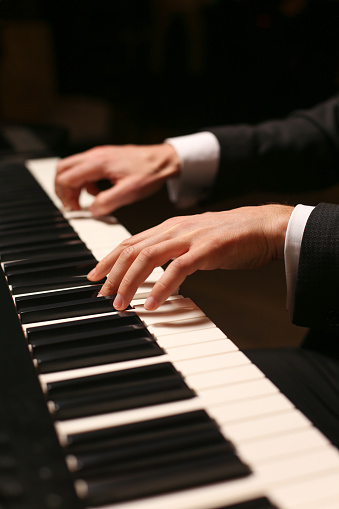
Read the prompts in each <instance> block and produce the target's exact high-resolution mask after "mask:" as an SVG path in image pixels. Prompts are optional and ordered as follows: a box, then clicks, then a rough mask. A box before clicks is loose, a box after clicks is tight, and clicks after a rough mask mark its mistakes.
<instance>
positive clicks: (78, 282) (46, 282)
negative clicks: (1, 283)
mask: <svg viewBox="0 0 339 509" xmlns="http://www.w3.org/2000/svg"><path fill="white" fill-rule="evenodd" d="M104 282H105V279H102V280H101V281H95V282H93V283H91V282H90V281H88V279H87V276H86V275H79V276H68V275H63V276H55V277H49V278H46V279H40V278H39V281H31V282H30V283H28V284H23V283H22V282H20V283H11V291H12V294H13V295H20V294H24V293H34V292H45V291H50V290H61V289H65V288H75V287H79V286H86V285H88V284H93V285H96V284H98V283H101V284H104Z"/></svg>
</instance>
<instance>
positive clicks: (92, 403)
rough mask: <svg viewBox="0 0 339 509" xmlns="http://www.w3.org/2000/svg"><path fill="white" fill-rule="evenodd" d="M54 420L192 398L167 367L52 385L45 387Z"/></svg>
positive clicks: (147, 368) (183, 383)
mask: <svg viewBox="0 0 339 509" xmlns="http://www.w3.org/2000/svg"><path fill="white" fill-rule="evenodd" d="M47 389H48V397H49V398H50V399H49V401H48V404H49V408H50V409H51V410H53V414H54V417H55V419H62V420H64V419H71V418H75V417H80V416H88V415H95V414H98V413H106V412H112V411H115V412H116V411H121V410H123V409H131V408H137V407H140V406H141V407H145V406H150V405H154V404H159V403H164V402H169V401H178V400H182V399H187V398H192V397H194V392H193V391H192V390H191V389H189V388H188V386H187V385H186V383H185V382H184V380H183V379H182V378H181V377H180V376H179V374H178V372H177V371H176V370H175V369H174V368H173V366H171V365H170V364H168V363H163V364H157V365H154V366H144V367H142V368H134V369H130V370H125V371H122V372H115V373H107V374H101V375H96V376H92V377H88V378H78V379H76V380H68V381H64V382H55V383H52V384H49V385H48V386H47Z"/></svg>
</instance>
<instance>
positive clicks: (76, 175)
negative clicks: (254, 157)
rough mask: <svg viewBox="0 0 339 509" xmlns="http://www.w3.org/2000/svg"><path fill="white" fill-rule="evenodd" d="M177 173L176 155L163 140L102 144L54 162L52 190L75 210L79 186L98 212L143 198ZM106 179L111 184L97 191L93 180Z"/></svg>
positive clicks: (107, 211)
mask: <svg viewBox="0 0 339 509" xmlns="http://www.w3.org/2000/svg"><path fill="white" fill-rule="evenodd" d="M178 173H179V157H178V155H177V153H176V151H175V150H174V148H173V147H172V146H171V145H169V144H167V143H163V144H159V145H149V146H146V145H144V146H136V145H124V146H113V145H108V146H103V147H96V148H93V149H91V150H87V151H86V152H82V153H81V154H76V155H73V156H70V157H66V158H65V159H62V160H61V161H60V162H59V163H58V166H57V173H56V178H55V191H56V194H57V196H58V197H59V198H60V199H61V201H62V202H63V204H64V206H66V207H69V208H72V209H75V210H79V209H80V205H79V197H80V193H81V190H82V189H86V190H87V191H88V192H89V193H90V194H93V195H94V196H96V198H95V200H94V202H93V204H92V205H91V207H90V210H91V212H92V214H93V215H94V216H102V215H105V214H108V213H109V212H112V211H114V210H116V209H117V208H119V207H121V206H123V205H127V204H129V203H132V202H134V201H137V200H140V199H141V198H145V197H146V196H149V195H150V194H152V193H154V192H156V191H157V190H159V189H160V188H161V186H162V185H163V183H164V182H165V180H166V179H167V178H168V177H171V176H175V175H177V174H178ZM102 179H106V180H109V181H110V182H111V184H112V186H113V187H111V188H109V189H107V190H105V191H101V192H99V190H98V188H97V187H96V185H95V183H96V182H97V181H98V180H102Z"/></svg>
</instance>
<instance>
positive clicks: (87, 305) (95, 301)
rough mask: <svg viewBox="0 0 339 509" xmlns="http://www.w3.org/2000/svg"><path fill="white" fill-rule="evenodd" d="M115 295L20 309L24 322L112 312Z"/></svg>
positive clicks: (21, 318)
mask: <svg viewBox="0 0 339 509" xmlns="http://www.w3.org/2000/svg"><path fill="white" fill-rule="evenodd" d="M114 299H115V295H113V296H101V297H94V298H93V297H91V298H87V299H78V300H75V301H68V302H63V303H59V304H46V305H43V306H39V307H38V308H26V309H23V310H22V311H20V313H19V316H20V320H21V322H22V323H33V322H44V321H48V320H61V319H65V318H74V317H77V316H86V315H97V314H100V313H112V312H113V311H115V308H114V307H113V300H114Z"/></svg>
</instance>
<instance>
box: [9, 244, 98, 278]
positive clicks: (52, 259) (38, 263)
mask: <svg viewBox="0 0 339 509" xmlns="http://www.w3.org/2000/svg"><path fill="white" fill-rule="evenodd" d="M74 260H75V261H78V260H79V261H81V260H92V261H93V263H97V261H96V259H95V258H94V256H93V255H92V253H91V252H90V251H89V250H88V249H85V248H84V249H83V251H82V252H81V253H72V252H71V253H68V254H64V255H63V256H60V255H55V254H53V255H49V256H40V257H36V258H34V259H29V260H19V261H15V262H5V263H4V265H3V268H4V270H5V274H6V275H9V276H10V275H13V274H23V273H26V272H28V271H34V270H42V269H43V268H44V267H45V268H48V267H50V266H53V265H56V264H62V263H65V262H68V261H73V262H74Z"/></svg>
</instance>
